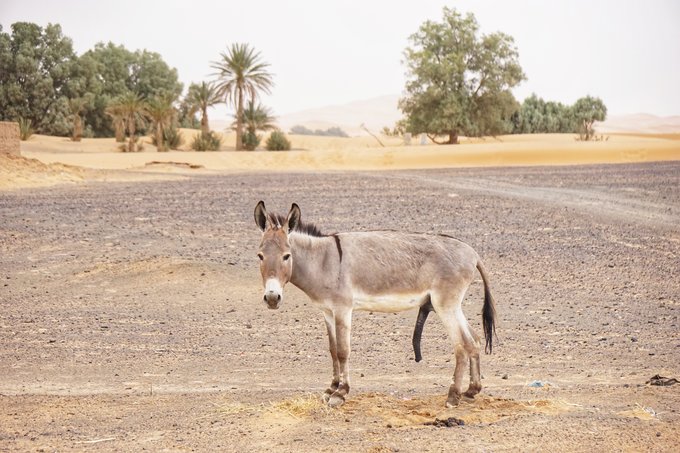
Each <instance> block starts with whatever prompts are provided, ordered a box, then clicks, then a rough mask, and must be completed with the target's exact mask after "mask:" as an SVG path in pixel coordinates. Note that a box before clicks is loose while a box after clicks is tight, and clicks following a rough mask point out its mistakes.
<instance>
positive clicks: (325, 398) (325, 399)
mask: <svg viewBox="0 0 680 453" xmlns="http://www.w3.org/2000/svg"><path fill="white" fill-rule="evenodd" d="M321 399H322V400H323V402H324V403H328V400H330V399H331V393H329V392H328V391H325V392H324V393H323V394H322V395H321Z"/></svg>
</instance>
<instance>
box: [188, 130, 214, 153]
mask: <svg viewBox="0 0 680 453" xmlns="http://www.w3.org/2000/svg"><path fill="white" fill-rule="evenodd" d="M220 146H222V138H221V137H220V136H219V135H217V134H216V133H215V132H213V131H210V132H201V133H200V134H198V135H196V136H195V137H194V140H193V141H192V142H191V149H193V150H194V151H219V149H220Z"/></svg>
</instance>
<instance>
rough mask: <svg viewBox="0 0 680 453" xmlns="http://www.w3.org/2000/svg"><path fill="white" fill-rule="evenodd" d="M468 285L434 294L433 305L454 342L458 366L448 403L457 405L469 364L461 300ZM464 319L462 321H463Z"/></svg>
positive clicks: (453, 405) (450, 405)
mask: <svg viewBox="0 0 680 453" xmlns="http://www.w3.org/2000/svg"><path fill="white" fill-rule="evenodd" d="M466 289H467V285H460V286H458V287H456V288H453V289H451V290H447V291H446V292H443V291H442V292H437V293H434V294H432V306H433V307H434V310H435V312H436V313H437V315H439V317H440V318H441V320H442V323H443V324H444V327H445V328H446V331H447V332H448V334H449V337H450V338H451V341H452V342H453V352H454V355H455V357H456V367H455V370H454V372H453V383H452V384H451V386H450V387H449V394H448V398H447V399H446V405H447V406H448V407H455V406H457V405H458V403H459V402H460V398H461V395H462V393H463V377H464V375H465V368H466V365H467V364H468V352H467V350H466V347H465V335H466V334H467V332H466V330H465V325H464V324H463V323H466V322H467V321H466V320H465V317H464V316H463V311H462V310H461V307H460V305H461V302H462V300H463V298H464V297H465V291H466ZM461 321H462V322H461Z"/></svg>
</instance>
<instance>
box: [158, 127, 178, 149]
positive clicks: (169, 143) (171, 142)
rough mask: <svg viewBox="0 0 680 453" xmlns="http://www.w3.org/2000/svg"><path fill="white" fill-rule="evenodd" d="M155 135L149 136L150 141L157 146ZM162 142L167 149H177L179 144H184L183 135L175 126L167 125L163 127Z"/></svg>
mask: <svg viewBox="0 0 680 453" xmlns="http://www.w3.org/2000/svg"><path fill="white" fill-rule="evenodd" d="M157 141H158V140H156V136H155V135H152V136H151V143H153V145H154V146H155V147H156V148H158V143H156V142H157ZM163 143H164V144H165V146H166V147H167V148H168V149H179V147H180V146H182V145H183V144H184V137H183V136H182V132H181V131H180V130H179V129H177V128H176V127H169V128H166V129H163Z"/></svg>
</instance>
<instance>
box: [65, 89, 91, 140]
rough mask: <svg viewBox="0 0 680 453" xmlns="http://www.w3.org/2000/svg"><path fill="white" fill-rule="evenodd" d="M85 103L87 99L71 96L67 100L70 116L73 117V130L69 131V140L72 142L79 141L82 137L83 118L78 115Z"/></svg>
mask: <svg viewBox="0 0 680 453" xmlns="http://www.w3.org/2000/svg"><path fill="white" fill-rule="evenodd" d="M86 105H87V99H85V98H82V97H79V98H71V99H69V100H68V108H69V110H70V111H71V116H72V118H73V131H72V132H71V140H73V141H74V142H79V141H80V139H81V138H82V137H83V118H82V117H81V116H80V114H81V113H83V110H85V106H86Z"/></svg>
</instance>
